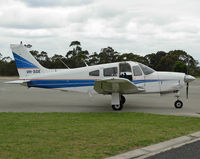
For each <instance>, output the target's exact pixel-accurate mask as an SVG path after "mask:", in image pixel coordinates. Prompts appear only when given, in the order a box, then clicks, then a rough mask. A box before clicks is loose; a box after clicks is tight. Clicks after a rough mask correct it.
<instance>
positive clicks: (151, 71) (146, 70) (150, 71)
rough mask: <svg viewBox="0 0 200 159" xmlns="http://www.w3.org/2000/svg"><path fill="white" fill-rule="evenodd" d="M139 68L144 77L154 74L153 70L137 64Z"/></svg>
mask: <svg viewBox="0 0 200 159" xmlns="http://www.w3.org/2000/svg"><path fill="white" fill-rule="evenodd" d="M139 66H140V67H141V69H142V71H143V72H144V74H145V75H149V74H151V73H153V72H155V70H153V69H152V68H150V67H148V66H145V65H143V64H141V63H139Z"/></svg>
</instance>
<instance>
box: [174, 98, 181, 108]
mask: <svg viewBox="0 0 200 159" xmlns="http://www.w3.org/2000/svg"><path fill="white" fill-rule="evenodd" d="M174 106H175V108H177V109H181V108H182V107H183V102H182V101H181V100H177V101H175V103H174Z"/></svg>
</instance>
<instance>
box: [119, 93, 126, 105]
mask: <svg viewBox="0 0 200 159" xmlns="http://www.w3.org/2000/svg"><path fill="white" fill-rule="evenodd" d="M125 102H126V98H125V97H124V96H123V95H121V99H120V103H121V104H122V105H123V104H124V103H125Z"/></svg>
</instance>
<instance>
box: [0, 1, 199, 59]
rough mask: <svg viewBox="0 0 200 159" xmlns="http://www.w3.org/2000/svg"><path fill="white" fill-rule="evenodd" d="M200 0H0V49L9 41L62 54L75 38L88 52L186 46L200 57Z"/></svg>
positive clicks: (143, 51)
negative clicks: (109, 47)
mask: <svg viewBox="0 0 200 159" xmlns="http://www.w3.org/2000/svg"><path fill="white" fill-rule="evenodd" d="M199 6H200V1H199V0H190V1H188V0H176V1H175V0H167V1H161V0H0V53H1V54H3V55H4V56H10V57H12V54H11V51H10V48H9V45H10V44H11V43H20V41H23V43H25V44H32V45H33V47H32V49H35V50H38V51H46V52H47V53H48V54H49V56H53V55H54V54H61V55H65V54H66V52H67V51H68V50H69V49H70V48H69V45H70V42H71V41H74V40H78V41H80V42H81V45H82V48H83V49H84V50H86V49H87V50H88V51H89V52H90V53H93V52H97V53H98V52H100V50H101V48H105V47H108V46H111V47H112V48H114V49H115V50H116V51H118V52H121V53H124V52H126V53H130V52H132V53H136V54H138V55H141V56H144V55H146V54H149V53H156V52H157V51H166V52H168V51H170V50H178V49H180V50H184V51H186V52H187V53H188V54H190V55H192V56H193V57H194V58H195V59H196V60H198V61H199V62H200V52H199V51H200V9H199Z"/></svg>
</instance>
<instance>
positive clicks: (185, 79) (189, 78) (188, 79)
mask: <svg viewBox="0 0 200 159" xmlns="http://www.w3.org/2000/svg"><path fill="white" fill-rule="evenodd" d="M194 80H195V77H193V76H191V75H185V78H184V81H185V83H186V98H187V99H188V94H189V83H190V82H192V81H194Z"/></svg>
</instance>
